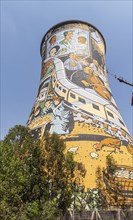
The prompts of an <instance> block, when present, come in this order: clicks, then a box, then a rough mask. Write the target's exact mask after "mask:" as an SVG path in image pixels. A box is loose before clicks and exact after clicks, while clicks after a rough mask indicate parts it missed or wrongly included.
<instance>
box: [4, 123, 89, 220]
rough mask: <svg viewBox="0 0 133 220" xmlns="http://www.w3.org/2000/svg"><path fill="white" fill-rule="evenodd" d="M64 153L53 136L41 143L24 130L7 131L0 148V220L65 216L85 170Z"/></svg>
mask: <svg viewBox="0 0 133 220" xmlns="http://www.w3.org/2000/svg"><path fill="white" fill-rule="evenodd" d="M64 150H65V144H64V142H63V141H62V140H61V139H60V138H59V137H58V136H57V135H56V134H53V135H51V136H50V135H49V133H47V134H46V136H45V137H44V139H43V140H42V141H41V140H34V139H33V137H32V135H31V131H30V130H29V129H28V128H25V127H24V126H21V125H17V126H15V127H14V128H12V129H10V130H9V133H8V134H7V136H6V137H5V139H4V140H3V141H2V142H1V146H0V195H1V197H0V210H1V211H0V219H3V220H6V219H8V220H10V219H12V220H13V219H21V220H28V219H40V220H41V219H49V220H50V219H51V220H53V219H55V217H56V219H57V216H58V214H59V213H60V211H61V212H62V213H65V212H66V210H67V209H68V207H69V206H70V204H71V199H72V194H73V192H74V187H75V186H74V185H75V184H73V183H76V184H79V183H80V181H81V180H82V177H83V176H84V175H85V169H84V167H83V166H82V164H79V163H77V162H74V160H73V156H72V154H70V153H66V154H65V155H64V153H63V151H64Z"/></svg>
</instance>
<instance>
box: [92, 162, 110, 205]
mask: <svg viewBox="0 0 133 220" xmlns="http://www.w3.org/2000/svg"><path fill="white" fill-rule="evenodd" d="M95 175H96V187H97V189H98V192H99V197H100V201H99V205H98V206H99V208H107V207H108V205H109V204H108V197H107V196H108V194H107V191H106V188H105V185H104V182H103V175H102V170H101V168H100V167H99V166H98V167H97V169H96V174H95Z"/></svg>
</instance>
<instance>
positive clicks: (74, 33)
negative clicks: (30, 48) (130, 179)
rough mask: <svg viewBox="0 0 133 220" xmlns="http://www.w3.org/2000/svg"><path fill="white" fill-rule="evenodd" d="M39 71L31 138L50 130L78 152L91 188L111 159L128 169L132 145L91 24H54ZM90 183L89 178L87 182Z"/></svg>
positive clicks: (44, 44)
mask: <svg viewBox="0 0 133 220" xmlns="http://www.w3.org/2000/svg"><path fill="white" fill-rule="evenodd" d="M41 56H42V71H41V78H40V85H39V89H38V93H37V97H36V99H35V103H34V106H33V108H32V111H31V114H30V116H29V119H28V122H27V124H28V126H29V128H30V129H31V130H32V132H33V134H34V135H35V136H37V134H38V136H39V137H43V135H44V134H45V132H46V131H47V130H49V131H50V132H51V133H53V132H56V133H57V134H59V135H61V137H62V138H63V139H64V140H65V141H66V144H67V148H68V149H70V148H76V154H75V159H76V160H77V161H80V162H83V163H84V164H85V167H86V169H87V174H86V177H85V181H84V184H85V186H86V187H92V188H93V187H95V177H94V175H93V174H94V173H95V169H96V167H97V166H98V165H100V166H101V167H104V166H105V160H106V156H107V155H108V154H113V155H114V157H116V160H117V161H118V163H119V164H120V165H121V166H122V165H128V166H130V165H131V164H132V155H133V141H132V138H131V136H130V134H129V132H128V130H127V127H126V125H125V123H124V121H123V119H122V117H121V115H120V113H119V110H118V108H117V105H116V102H115V100H114V98H113V95H112V92H111V90H110V86H109V83H108V77H107V72H106V66H105V41H104V38H103V36H102V34H101V33H100V32H99V31H98V30H97V28H95V27H93V26H92V25H90V24H87V23H84V22H79V21H78V22H77V21H70V22H66V23H65V22H63V23H61V24H59V25H56V26H55V27H53V28H52V29H50V31H48V32H47V34H46V35H45V36H44V38H43V41H42V44H41ZM90 178H91V179H90Z"/></svg>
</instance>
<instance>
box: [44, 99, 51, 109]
mask: <svg viewBox="0 0 133 220" xmlns="http://www.w3.org/2000/svg"><path fill="white" fill-rule="evenodd" d="M50 105H51V101H47V102H45V107H46V108H47V109H48V108H49V107H50Z"/></svg>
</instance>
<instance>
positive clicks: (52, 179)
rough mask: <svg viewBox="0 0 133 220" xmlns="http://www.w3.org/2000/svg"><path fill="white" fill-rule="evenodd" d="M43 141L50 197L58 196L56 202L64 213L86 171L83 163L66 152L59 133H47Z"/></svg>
mask: <svg viewBox="0 0 133 220" xmlns="http://www.w3.org/2000/svg"><path fill="white" fill-rule="evenodd" d="M42 142H43V144H42V148H43V149H42V151H43V158H44V161H45V162H44V172H45V177H46V179H47V180H48V182H49V185H48V190H49V199H50V200H51V199H53V198H56V204H58V208H59V209H61V210H62V211H63V214H64V213H65V212H66V210H67V208H68V207H69V206H70V204H71V202H72V195H73V194H74V191H75V184H77V185H79V184H80V183H81V181H82V178H83V177H84V176H85V173H86V171H85V168H84V166H83V165H82V164H81V163H78V162H75V161H74V159H73V154H71V153H69V152H66V153H65V149H66V145H65V143H64V141H63V140H62V139H61V138H60V137H59V136H58V135H57V134H55V133H53V134H52V135H51V136H50V134H49V133H46V136H45V137H44V139H43V141H42Z"/></svg>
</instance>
